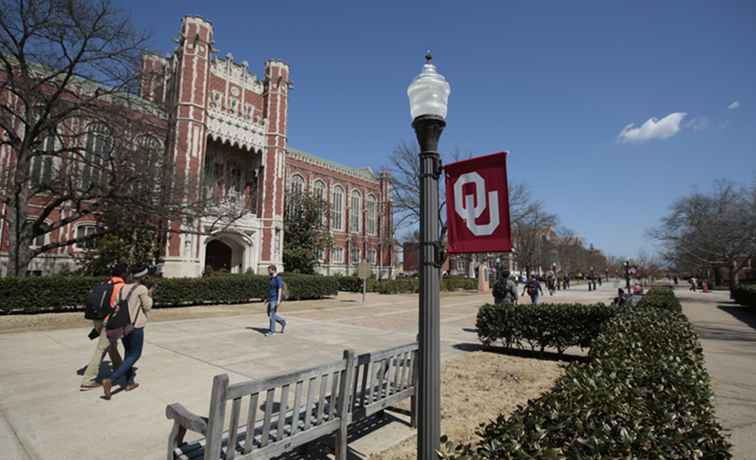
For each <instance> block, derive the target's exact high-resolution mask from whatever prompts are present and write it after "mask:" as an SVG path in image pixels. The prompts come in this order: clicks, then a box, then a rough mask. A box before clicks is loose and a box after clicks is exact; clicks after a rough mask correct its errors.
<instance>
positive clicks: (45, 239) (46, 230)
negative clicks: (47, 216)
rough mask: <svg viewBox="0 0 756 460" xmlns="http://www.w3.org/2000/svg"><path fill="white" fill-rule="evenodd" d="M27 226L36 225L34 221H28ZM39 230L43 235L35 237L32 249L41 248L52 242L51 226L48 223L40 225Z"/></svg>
mask: <svg viewBox="0 0 756 460" xmlns="http://www.w3.org/2000/svg"><path fill="white" fill-rule="evenodd" d="M26 224H27V225H34V219H28V220H27V221H26ZM39 230H41V231H42V233H41V234H37V235H36V236H35V237H34V239H33V240H32V244H31V245H30V246H29V247H30V248H41V247H42V246H44V245H46V244H47V243H49V242H50V224H48V223H47V222H42V223H41V224H40V225H39Z"/></svg>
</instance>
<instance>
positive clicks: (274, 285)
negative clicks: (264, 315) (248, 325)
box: [265, 264, 286, 336]
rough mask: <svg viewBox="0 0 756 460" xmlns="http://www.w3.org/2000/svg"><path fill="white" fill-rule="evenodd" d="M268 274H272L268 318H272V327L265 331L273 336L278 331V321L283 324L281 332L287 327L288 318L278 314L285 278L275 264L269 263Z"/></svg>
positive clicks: (269, 285)
mask: <svg viewBox="0 0 756 460" xmlns="http://www.w3.org/2000/svg"><path fill="white" fill-rule="evenodd" d="M268 275H270V283H269V284H268V318H270V328H269V329H268V332H266V333H265V335H266V336H271V335H273V334H275V333H276V323H278V324H280V325H281V334H283V333H284V330H285V329H286V320H285V319H283V317H281V316H280V315H279V314H278V306H279V305H281V300H282V298H281V297H282V295H281V294H282V293H283V286H284V284H283V280H282V279H281V277H280V276H278V273H277V269H276V266H275V265H272V264H271V265H268Z"/></svg>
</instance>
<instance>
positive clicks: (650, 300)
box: [637, 287, 682, 312]
mask: <svg viewBox="0 0 756 460" xmlns="http://www.w3.org/2000/svg"><path fill="white" fill-rule="evenodd" d="M637 306H638V307H640V308H665V309H668V310H672V311H676V312H681V311H682V305H681V304H680V301H679V300H678V299H677V297H676V296H675V293H674V291H672V289H669V288H663V287H655V288H651V289H649V290H648V292H647V293H646V294H645V295H644V296H643V297H642V298H641V300H640V302H638V305H637Z"/></svg>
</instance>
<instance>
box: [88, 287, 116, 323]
mask: <svg viewBox="0 0 756 460" xmlns="http://www.w3.org/2000/svg"><path fill="white" fill-rule="evenodd" d="M112 294H113V283H111V282H110V281H103V282H102V283H100V284H98V285H97V286H95V287H94V288H92V290H91V291H89V294H87V303H86V309H85V310H84V318H86V319H97V320H102V319H105V317H106V316H108V315H109V314H110V313H111V312H112V311H113V309H112V308H111V306H110V297H111V295H112Z"/></svg>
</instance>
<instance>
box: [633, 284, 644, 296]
mask: <svg viewBox="0 0 756 460" xmlns="http://www.w3.org/2000/svg"><path fill="white" fill-rule="evenodd" d="M633 294H643V287H641V285H640V283H639V282H637V281H636V282H635V284H634V285H633Z"/></svg>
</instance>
